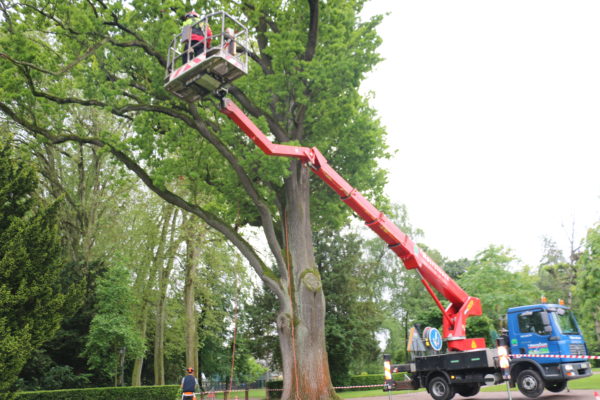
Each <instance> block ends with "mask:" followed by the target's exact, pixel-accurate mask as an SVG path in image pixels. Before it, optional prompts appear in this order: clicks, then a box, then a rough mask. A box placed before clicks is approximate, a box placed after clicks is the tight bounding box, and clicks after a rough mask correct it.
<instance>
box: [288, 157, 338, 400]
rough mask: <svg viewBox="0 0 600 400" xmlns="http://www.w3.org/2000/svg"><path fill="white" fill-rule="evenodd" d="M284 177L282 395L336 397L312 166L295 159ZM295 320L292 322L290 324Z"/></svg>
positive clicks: (305, 397)
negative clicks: (313, 218)
mask: <svg viewBox="0 0 600 400" xmlns="http://www.w3.org/2000/svg"><path fill="white" fill-rule="evenodd" d="M291 170H292V174H291V175H290V177H288V178H287V179H286V182H285V196H286V205H285V213H284V227H283V230H284V246H285V249H286V254H289V255H288V257H287V259H286V262H287V264H288V265H287V270H288V271H290V272H291V281H289V280H287V282H286V284H287V286H286V289H287V293H288V296H287V297H282V298H280V299H279V301H280V311H279V315H278V317H277V327H278V329H279V338H280V346H281V354H282V358H283V373H284V376H283V380H284V390H283V395H282V399H283V400H292V399H293V400H298V399H301V400H304V399H333V398H338V397H337V395H336V394H335V391H334V389H333V387H332V385H331V378H330V375H329V363H328V360H327V352H326V346H325V297H324V295H323V290H322V284H321V277H320V275H319V272H318V269H317V266H316V263H315V258H314V248H313V243H312V229H311V225H310V209H309V204H310V201H309V200H310V199H309V171H308V170H307V169H306V168H304V167H303V166H302V165H301V164H300V163H299V162H297V161H292V162H291ZM292 321H293V323H292Z"/></svg>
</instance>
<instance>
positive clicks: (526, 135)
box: [363, 0, 600, 265]
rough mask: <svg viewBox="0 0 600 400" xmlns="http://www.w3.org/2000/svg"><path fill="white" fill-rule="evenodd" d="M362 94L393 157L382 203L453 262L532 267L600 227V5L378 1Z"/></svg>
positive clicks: (525, 0)
mask: <svg viewBox="0 0 600 400" xmlns="http://www.w3.org/2000/svg"><path fill="white" fill-rule="evenodd" d="M365 8H366V12H365V14H366V15H372V14H379V13H384V12H388V11H389V12H391V14H390V15H389V16H387V17H386V18H385V19H384V22H383V24H382V25H381V26H380V28H379V33H380V35H381V36H382V37H383V40H384V42H383V45H382V46H381V48H380V52H381V54H382V55H383V57H384V58H385V61H383V62H382V63H381V64H380V65H379V66H378V67H377V68H376V70H375V71H374V73H373V74H371V75H370V76H369V78H368V79H367V80H366V82H365V83H364V84H363V90H365V91H372V92H373V93H374V96H375V97H374V99H373V100H372V103H371V104H372V105H373V106H374V108H375V109H376V110H377V111H378V112H379V115H380V116H381V120H382V122H383V124H384V125H385V126H386V127H387V131H388V134H389V144H390V146H391V147H392V149H394V150H397V153H396V154H395V156H394V158H393V160H392V161H391V162H390V163H389V165H388V169H389V170H390V172H391V173H390V182H389V185H388V187H387V192H388V194H389V196H390V198H391V199H392V200H394V201H395V202H397V203H402V204H405V205H406V206H407V207H408V212H409V217H410V219H411V221H412V223H413V224H414V225H415V226H417V227H419V228H421V229H423V230H424V231H425V238H424V242H425V243H427V244H428V245H430V246H432V247H434V248H436V249H438V250H440V251H441V252H442V254H444V255H445V256H446V257H449V258H451V259H456V258H460V257H469V258H472V257H473V256H474V255H475V254H476V253H477V252H478V251H480V250H482V249H484V248H485V247H487V245H488V244H491V243H493V244H499V245H505V246H507V247H510V248H512V249H513V250H514V253H515V254H516V255H517V256H518V257H519V258H521V260H522V261H523V262H524V263H528V264H531V265H535V264H536V263H538V261H539V259H540V257H541V254H542V237H543V236H550V237H552V238H553V239H555V240H556V241H557V242H558V243H559V245H561V247H563V248H567V247H568V246H567V243H568V241H567V237H568V232H570V231H571V225H572V224H573V223H574V224H575V234H576V237H577V238H578V239H580V238H581V237H583V236H584V235H585V231H586V230H587V229H588V228H589V227H591V226H592V225H593V224H594V223H595V222H597V221H599V220H600V22H599V21H600V1H597V0H594V1H576V0H570V1H552V0H543V1H541V0H518V1H514V0H504V1H487V0H472V1H463V0H461V1H454V0H453V1H448V0H436V1H429V0H413V1H391V0H388V1H384V0H371V2H370V3H367V5H366V7H365Z"/></svg>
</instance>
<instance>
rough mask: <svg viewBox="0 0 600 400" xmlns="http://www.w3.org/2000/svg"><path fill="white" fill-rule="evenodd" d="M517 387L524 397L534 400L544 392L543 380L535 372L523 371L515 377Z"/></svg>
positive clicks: (530, 370)
mask: <svg viewBox="0 0 600 400" xmlns="http://www.w3.org/2000/svg"><path fill="white" fill-rule="evenodd" d="M517 386H518V387H519V391H520V392H521V393H523V394H524V395H525V396H527V397H529V398H531V399H535V398H536V397H539V395H541V394H542V392H543V391H544V380H543V379H542V377H541V376H540V374H538V373H537V372H536V371H534V370H532V369H525V370H523V371H521V373H520V374H519V376H518V377H517Z"/></svg>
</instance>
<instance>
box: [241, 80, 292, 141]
mask: <svg viewBox="0 0 600 400" xmlns="http://www.w3.org/2000/svg"><path fill="white" fill-rule="evenodd" d="M229 93H231V94H232V95H233V97H235V98H236V100H237V101H239V103H240V104H241V105H242V107H244V109H246V110H247V111H248V112H249V113H250V115H252V116H253V117H265V118H266V119H267V123H268V124H269V129H270V130H271V133H272V134H273V135H275V138H276V139H277V140H278V141H279V142H287V141H289V140H290V139H289V137H288V135H287V134H286V133H285V131H284V130H283V129H282V128H281V126H279V124H278V123H277V121H276V120H275V118H273V116H272V115H270V114H269V113H267V112H265V111H263V110H261V109H260V108H258V107H256V106H255V105H254V103H252V101H250V99H249V98H248V97H246V95H245V94H244V92H242V91H241V90H240V89H239V88H237V87H236V86H233V85H232V86H231V88H230V89H229Z"/></svg>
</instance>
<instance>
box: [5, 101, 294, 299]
mask: <svg viewBox="0 0 600 400" xmlns="http://www.w3.org/2000/svg"><path fill="white" fill-rule="evenodd" d="M0 110H1V111H2V112H4V113H5V114H6V115H7V116H9V117H10V118H11V119H13V120H14V121H15V122H16V123H18V124H19V125H21V126H22V127H23V128H25V129H26V130H28V131H29V132H31V133H33V134H36V135H40V136H43V137H44V138H46V139H47V140H48V141H50V143H52V144H61V143H65V142H76V143H81V144H89V145H93V146H97V147H105V146H106V147H108V148H109V150H110V152H111V154H113V156H114V157H116V158H117V159H118V160H119V161H121V162H122V163H123V164H125V166H126V167H127V168H128V169H129V170H130V171H132V172H133V173H135V174H136V175H137V176H138V177H139V178H140V179H141V180H142V182H144V184H145V185H146V186H147V187H148V188H149V189H150V190H152V191H153V192H154V193H156V194H157V195H159V196H160V197H161V198H162V199H163V200H165V201H167V202H169V203H170V204H173V205H175V206H177V207H179V208H181V209H183V210H186V211H188V212H190V213H192V214H194V215H196V216H198V217H200V218H201V219H202V220H203V221H204V222H206V223H207V224H208V225H209V226H210V227H212V228H214V229H215V230H217V231H218V232H220V233H221V234H223V235H224V236H225V237H226V238H227V239H228V240H229V241H231V243H232V244H233V245H234V246H235V247H236V248H237V249H238V250H239V251H240V252H241V253H242V254H243V255H244V257H245V258H246V259H247V260H248V262H249V263H250V265H251V266H252V267H253V269H254V270H255V271H256V273H257V274H258V275H259V277H260V278H261V279H262V280H263V281H264V282H265V284H267V286H269V287H270V288H271V289H272V290H273V291H274V293H276V294H277V295H278V296H280V297H282V296H284V292H283V289H282V287H281V286H280V284H279V282H278V280H275V279H272V278H271V277H269V276H268V275H266V274H265V269H267V268H268V267H267V266H265V264H264V263H263V262H262V260H261V259H260V257H259V256H258V255H257V254H256V252H255V251H254V249H253V248H252V246H251V245H250V244H249V243H248V242H246V240H245V239H244V238H243V237H242V236H240V235H239V234H238V233H237V232H236V231H235V230H234V229H232V228H231V227H230V226H229V225H228V224H226V223H225V222H224V221H222V220H221V219H220V218H219V217H217V216H216V215H214V214H212V213H209V212H207V211H206V210H204V209H202V208H201V207H199V206H198V205H195V204H191V203H189V202H187V201H186V200H184V199H183V198H181V197H179V196H178V195H176V194H175V193H173V192H171V191H169V190H167V189H165V188H161V187H158V186H157V185H156V184H155V183H154V181H153V180H152V178H151V177H150V176H149V175H148V173H147V172H146V171H145V170H144V169H143V168H142V167H141V166H140V165H139V164H138V163H136V162H135V161H134V160H133V159H132V158H130V157H129V156H128V155H127V154H125V153H124V152H122V151H120V150H118V149H116V148H115V147H112V146H111V145H110V144H108V143H106V142H104V141H102V140H101V139H98V138H86V137H80V136H76V135H64V136H54V135H53V134H52V133H50V132H49V131H48V130H46V129H44V128H41V127H39V126H37V125H35V124H32V123H31V122H29V121H26V120H24V119H23V118H21V117H19V116H18V115H17V114H16V113H14V112H13V111H12V109H10V107H8V106H7V105H6V104H5V103H2V102H0Z"/></svg>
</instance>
